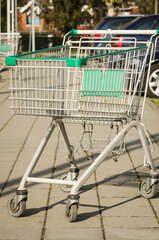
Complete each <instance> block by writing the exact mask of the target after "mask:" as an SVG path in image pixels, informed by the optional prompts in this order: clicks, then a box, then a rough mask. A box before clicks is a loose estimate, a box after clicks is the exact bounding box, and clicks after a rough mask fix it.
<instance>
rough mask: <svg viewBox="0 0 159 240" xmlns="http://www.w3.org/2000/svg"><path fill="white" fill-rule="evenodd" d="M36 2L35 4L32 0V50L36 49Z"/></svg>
mask: <svg viewBox="0 0 159 240" xmlns="http://www.w3.org/2000/svg"><path fill="white" fill-rule="evenodd" d="M34 4H35V1H34V0H32V51H35V19H34Z"/></svg>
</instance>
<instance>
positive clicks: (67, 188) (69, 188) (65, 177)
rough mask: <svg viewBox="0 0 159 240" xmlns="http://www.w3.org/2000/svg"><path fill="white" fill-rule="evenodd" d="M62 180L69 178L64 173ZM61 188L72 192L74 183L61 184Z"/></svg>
mask: <svg viewBox="0 0 159 240" xmlns="http://www.w3.org/2000/svg"><path fill="white" fill-rule="evenodd" d="M61 180H67V175H63V176H62V177H61ZM60 188H61V189H62V190H63V191H64V192H70V191H71V188H72V185H65V184H60Z"/></svg>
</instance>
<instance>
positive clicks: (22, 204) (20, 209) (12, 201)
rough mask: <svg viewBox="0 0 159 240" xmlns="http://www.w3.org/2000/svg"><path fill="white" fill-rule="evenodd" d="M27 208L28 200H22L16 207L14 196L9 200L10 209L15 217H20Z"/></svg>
mask: <svg viewBox="0 0 159 240" xmlns="http://www.w3.org/2000/svg"><path fill="white" fill-rule="evenodd" d="M25 210H26V201H25V200H22V201H21V202H20V203H18V205H17V206H16V207H15V199H14V196H12V197H11V198H10V199H9V200H8V211H9V213H10V214H11V215H12V216H13V217H20V216H22V215H23V213H24V212H25Z"/></svg>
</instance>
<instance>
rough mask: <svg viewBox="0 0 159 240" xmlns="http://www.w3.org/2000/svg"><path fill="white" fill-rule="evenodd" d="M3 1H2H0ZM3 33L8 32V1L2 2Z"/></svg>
mask: <svg viewBox="0 0 159 240" xmlns="http://www.w3.org/2000/svg"><path fill="white" fill-rule="evenodd" d="M0 1H1V0H0ZM0 21H1V32H6V31H7V1H6V0H2V1H1V19H0Z"/></svg>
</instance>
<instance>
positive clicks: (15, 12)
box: [14, 0, 18, 32]
mask: <svg viewBox="0 0 159 240" xmlns="http://www.w3.org/2000/svg"><path fill="white" fill-rule="evenodd" d="M14 14H15V32H17V31H18V29H17V0H15V6H14Z"/></svg>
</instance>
